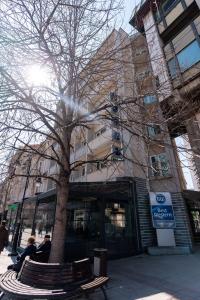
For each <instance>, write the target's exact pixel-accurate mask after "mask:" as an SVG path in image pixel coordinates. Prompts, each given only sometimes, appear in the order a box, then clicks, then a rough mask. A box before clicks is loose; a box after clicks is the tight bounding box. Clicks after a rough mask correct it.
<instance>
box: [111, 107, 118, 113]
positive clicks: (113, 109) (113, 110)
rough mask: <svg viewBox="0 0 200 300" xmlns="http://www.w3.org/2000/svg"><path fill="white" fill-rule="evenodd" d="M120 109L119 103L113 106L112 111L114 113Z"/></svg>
mask: <svg viewBox="0 0 200 300" xmlns="http://www.w3.org/2000/svg"><path fill="white" fill-rule="evenodd" d="M118 111H119V106H118V105H113V106H112V107H111V112H112V113H113V114H116V113H118Z"/></svg>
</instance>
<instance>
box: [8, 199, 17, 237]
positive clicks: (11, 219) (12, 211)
mask: <svg viewBox="0 0 200 300" xmlns="http://www.w3.org/2000/svg"><path fill="white" fill-rule="evenodd" d="M18 206H19V204H18V203H14V204H11V205H8V213H7V220H8V224H7V226H8V232H9V242H12V239H13V235H14V228H15V223H16V218H17V211H18Z"/></svg>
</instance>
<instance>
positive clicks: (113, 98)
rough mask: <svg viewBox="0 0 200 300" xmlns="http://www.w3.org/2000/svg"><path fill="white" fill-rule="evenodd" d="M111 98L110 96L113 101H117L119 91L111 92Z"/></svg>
mask: <svg viewBox="0 0 200 300" xmlns="http://www.w3.org/2000/svg"><path fill="white" fill-rule="evenodd" d="M109 98H110V101H111V102H116V101H117V93H116V92H110V95H109Z"/></svg>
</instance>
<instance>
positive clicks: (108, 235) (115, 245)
mask: <svg viewBox="0 0 200 300" xmlns="http://www.w3.org/2000/svg"><path fill="white" fill-rule="evenodd" d="M105 247H106V248H107V249H108V254H109V256H111V257H122V256H128V255H132V254H134V238H133V226H132V218H131V208H130V204H129V202H128V201H109V202H108V201H106V203H105Z"/></svg>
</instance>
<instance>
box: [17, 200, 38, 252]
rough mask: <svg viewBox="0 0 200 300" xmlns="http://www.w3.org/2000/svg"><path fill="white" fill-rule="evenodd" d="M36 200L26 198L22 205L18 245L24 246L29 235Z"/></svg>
mask: <svg viewBox="0 0 200 300" xmlns="http://www.w3.org/2000/svg"><path fill="white" fill-rule="evenodd" d="M35 205H36V201H33V200H26V201H25V202H24V205H23V213H22V220H21V239H20V247H22V248H25V247H26V245H27V240H28V238H29V237H30V236H31V232H32V226H33V219H34V212H35Z"/></svg>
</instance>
